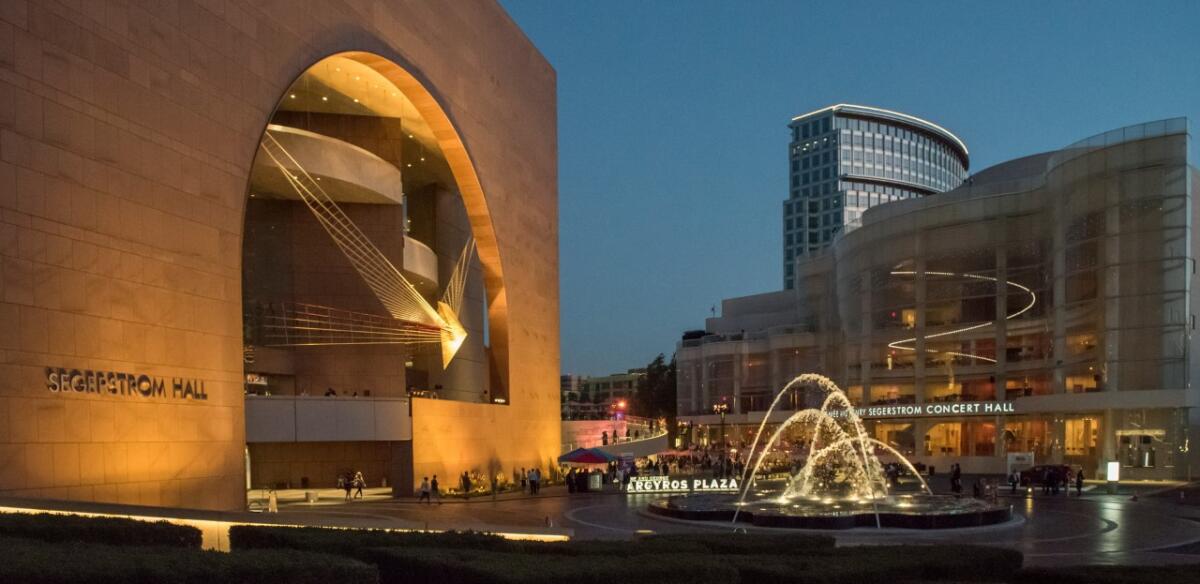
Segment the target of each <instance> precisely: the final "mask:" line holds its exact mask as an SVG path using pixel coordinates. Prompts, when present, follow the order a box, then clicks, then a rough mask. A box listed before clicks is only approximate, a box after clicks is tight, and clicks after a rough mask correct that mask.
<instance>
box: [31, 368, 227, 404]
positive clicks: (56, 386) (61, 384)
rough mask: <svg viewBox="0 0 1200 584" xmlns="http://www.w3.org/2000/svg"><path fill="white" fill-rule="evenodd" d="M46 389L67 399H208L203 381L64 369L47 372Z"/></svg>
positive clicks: (142, 374)
mask: <svg viewBox="0 0 1200 584" xmlns="http://www.w3.org/2000/svg"><path fill="white" fill-rule="evenodd" d="M46 389H48V390H50V391H51V392H54V393H60V394H63V395H67V394H71V393H97V394H107V395H122V396H140V397H145V398H176V399H192V400H199V401H205V400H207V399H208V392H207V391H205V389H204V380H203V379H185V378H181V377H172V378H171V379H170V381H168V380H167V379H166V378H164V377H157V376H152V375H146V374H144V373H140V374H139V373H125V372H120V371H93V370H91V369H64V368H62V367H47V368H46Z"/></svg>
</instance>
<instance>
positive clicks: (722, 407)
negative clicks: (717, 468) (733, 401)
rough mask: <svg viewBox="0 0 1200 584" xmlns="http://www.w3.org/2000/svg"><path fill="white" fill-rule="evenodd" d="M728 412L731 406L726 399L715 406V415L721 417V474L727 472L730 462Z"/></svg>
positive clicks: (722, 399)
mask: <svg viewBox="0 0 1200 584" xmlns="http://www.w3.org/2000/svg"><path fill="white" fill-rule="evenodd" d="M728 411H729V404H728V403H727V402H726V401H725V398H721V401H719V402H717V403H715V404H713V413H715V414H720V415H721V472H722V474H724V473H725V471H726V470H727V469H726V468H725V465H726V464H727V461H728V460H729V445H728V444H727V443H726V442H725V412H728Z"/></svg>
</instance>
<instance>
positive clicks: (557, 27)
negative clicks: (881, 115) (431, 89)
mask: <svg viewBox="0 0 1200 584" xmlns="http://www.w3.org/2000/svg"><path fill="white" fill-rule="evenodd" d="M502 2H503V5H504V6H505V8H506V9H507V10H508V11H509V13H510V14H511V15H512V17H513V18H514V19H515V20H516V22H517V23H518V24H519V25H520V26H521V27H522V28H523V29H524V30H525V33H526V34H528V35H529V37H530V38H531V39H532V40H533V42H534V44H536V45H537V47H538V48H539V49H540V50H541V51H542V53H543V54H545V55H546V57H547V58H548V59H549V60H550V62H551V64H553V65H554V67H555V69H556V70H557V71H558V123H559V140H558V144H559V191H558V193H559V238H560V246H561V255H560V268H559V270H560V278H561V283H562V287H561V309H562V314H561V322H562V325H561V327H562V368H563V372H570V373H581V374H588V375H598V374H606V373H611V372H615V371H623V370H625V369H628V368H631V367H639V366H642V365H644V364H645V363H647V362H648V361H650V360H651V359H652V358H653V357H654V356H655V355H656V354H658V353H665V354H666V355H667V356H668V357H670V355H671V353H672V352H673V351H674V349H675V343H676V341H677V340H678V339H679V336H680V334H681V333H682V332H683V331H684V330H688V329H699V328H703V327H704V319H705V317H707V316H709V307H711V306H713V305H717V309H718V311H719V310H720V301H721V299H722V298H727V297H732V296H741V295H746V294H755V293H760V292H769V291H773V290H778V289H780V288H781V287H782V275H781V269H780V266H781V261H782V249H781V238H782V230H781V221H782V213H781V206H782V203H783V200H784V199H785V198H786V197H787V192H788V185H787V145H788V131H787V124H788V122H789V121H790V119H791V118H792V116H794V115H797V114H801V113H805V112H808V111H811V110H814V109H817V108H820V107H823V106H826V105H830V104H834V103H841V102H845V103H857V104H864V105H873V106H878V107H883V108H888V109H894V110H899V111H902V112H905V113H909V114H913V115H916V116H919V117H923V118H926V119H928V120H931V121H933V122H935V123H938V124H940V125H942V126H945V127H946V128H948V129H949V130H950V131H952V132H954V133H955V134H957V135H958V136H959V137H960V138H962V139H963V141H965V142H966V144H967V147H968V148H969V149H970V152H971V170H972V171H978V170H981V169H983V168H985V167H987V166H990V165H992V164H995V163H997V162H1002V161H1004V160H1008V159H1010V158H1015V157H1019V156H1023V155H1026V154H1033V153H1036V152H1041V151H1045V150H1050V149H1055V148H1059V147H1062V146H1065V145H1067V144H1070V143H1072V142H1074V141H1076V140H1078V139H1081V138H1086V137H1088V136H1090V135H1092V134H1096V133H1100V132H1103V131H1106V130H1110V129H1113V128H1117V127H1120V126H1125V125H1129V124H1134V123H1139V122H1143V121H1150V120H1157V119H1161V118H1167V117H1175V116H1187V117H1189V118H1191V119H1192V127H1193V131H1195V128H1196V124H1197V122H1198V121H1200V34H1197V31H1198V28H1197V25H1198V24H1200V2H1196V1H1194V0H1181V1H1178V2H1166V1H1162V2H1159V1H1145V2H1028V3H1017V2H995V3H984V2H969V1H961V0H959V1H953V2H827V3H812V2H797V1H781V2H766V1H754V2H728V1H726V2H716V1H699V0H689V1H687V2H678V1H665V0H664V1H657V2H656V1H630V2H574V1H564V0H502Z"/></svg>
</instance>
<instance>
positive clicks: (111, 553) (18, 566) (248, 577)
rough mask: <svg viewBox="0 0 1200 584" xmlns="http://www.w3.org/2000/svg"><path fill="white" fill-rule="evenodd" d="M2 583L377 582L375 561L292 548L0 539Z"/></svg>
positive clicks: (339, 583)
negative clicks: (224, 549) (232, 549)
mask: <svg viewBox="0 0 1200 584" xmlns="http://www.w3.org/2000/svg"><path fill="white" fill-rule="evenodd" d="M0 582H39V583H49V584H158V583H161V582H172V583H177V584H213V583H221V582H230V583H232V582H238V583H249V584H285V583H297V584H330V583H331V582H336V583H337V584H375V583H377V582H379V572H378V570H376V569H375V567H374V566H370V565H367V564H364V563H362V562H358V561H355V560H352V559H349V558H343V557H338V556H330V555H326V554H316V553H311V552H297V551H292V550H273V551H250V552H239V553H234V554H227V553H222V552H215V551H201V550H191V549H178V548H165V547H157V548H149V547H144V548H139V547H118V546H108V545H98V544H83V543H58V544H54V545H47V544H46V543H45V542H40V541H30V540H19V539H0Z"/></svg>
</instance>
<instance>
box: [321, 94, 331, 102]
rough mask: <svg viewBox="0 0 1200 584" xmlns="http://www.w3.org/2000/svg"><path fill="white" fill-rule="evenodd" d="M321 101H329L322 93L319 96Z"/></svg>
mask: <svg viewBox="0 0 1200 584" xmlns="http://www.w3.org/2000/svg"><path fill="white" fill-rule="evenodd" d="M321 101H329V98H328V97H325V96H324V95H322V96H321Z"/></svg>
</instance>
